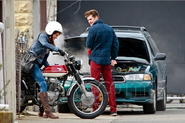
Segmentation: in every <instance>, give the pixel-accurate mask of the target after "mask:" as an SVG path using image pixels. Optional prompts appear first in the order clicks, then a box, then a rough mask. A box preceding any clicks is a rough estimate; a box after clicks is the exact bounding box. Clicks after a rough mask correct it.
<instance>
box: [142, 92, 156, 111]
mask: <svg viewBox="0 0 185 123" xmlns="http://www.w3.org/2000/svg"><path fill="white" fill-rule="evenodd" d="M143 111H144V113H145V114H154V113H155V112H156V91H155V90H154V95H153V103H152V104H146V105H143Z"/></svg>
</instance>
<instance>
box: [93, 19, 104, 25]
mask: <svg viewBox="0 0 185 123" xmlns="http://www.w3.org/2000/svg"><path fill="white" fill-rule="evenodd" d="M97 23H103V21H102V20H101V19H98V20H97V21H95V22H94V24H93V25H95V24H97Z"/></svg>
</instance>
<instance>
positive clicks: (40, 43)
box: [29, 32, 59, 66]
mask: <svg viewBox="0 0 185 123" xmlns="http://www.w3.org/2000/svg"><path fill="white" fill-rule="evenodd" d="M48 49H49V50H52V51H58V49H59V48H58V47H55V46H53V45H52V44H50V43H48V35H47V34H46V33H45V32H42V33H40V35H39V36H38V37H37V38H36V39H35V40H34V42H33V44H32V45H31V47H30V50H29V52H31V53H33V54H34V55H35V56H36V57H38V56H39V55H40V54H42V53H43V55H42V56H41V57H39V58H38V59H37V62H38V63H39V64H44V65H45V66H48V65H49V64H48V62H47V58H45V56H46V57H48V56H49V55H48V53H49V52H48Z"/></svg>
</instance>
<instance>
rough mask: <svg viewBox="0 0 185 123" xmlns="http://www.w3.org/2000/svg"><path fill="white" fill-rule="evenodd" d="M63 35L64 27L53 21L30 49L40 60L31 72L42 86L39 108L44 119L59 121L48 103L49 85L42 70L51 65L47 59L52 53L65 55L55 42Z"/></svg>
mask: <svg viewBox="0 0 185 123" xmlns="http://www.w3.org/2000/svg"><path fill="white" fill-rule="evenodd" d="M62 33H63V28H62V25H61V24H60V23H59V22H56V21H51V22H49V23H48V24H47V25H46V27H45V32H41V33H40V34H39V36H38V37H37V38H36V39H35V40H34V42H33V44H32V45H31V47H30V50H29V52H30V53H31V54H33V55H34V56H36V57H38V56H39V58H38V59H37V62H36V64H35V67H34V70H33V71H32V72H31V75H32V77H33V78H34V79H35V81H36V82H37V83H38V84H39V86H40V99H41V102H42V106H40V107H39V112H38V116H39V117H44V118H48V117H49V118H52V119H57V118H59V117H58V116H55V115H53V114H52V112H51V110H50V107H49V103H48V94H47V83H46V81H45V79H44V77H43V75H42V71H41V70H40V68H41V67H42V65H44V66H45V67H46V66H48V65H49V63H48V62H47V58H48V56H49V52H50V51H56V52H59V53H60V54H61V55H62V56H64V55H65V52H64V51H62V50H61V49H59V48H58V47H55V44H54V40H55V39H56V38H57V37H58V36H59V35H60V34H62Z"/></svg>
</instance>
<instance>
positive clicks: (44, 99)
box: [40, 92, 59, 119]
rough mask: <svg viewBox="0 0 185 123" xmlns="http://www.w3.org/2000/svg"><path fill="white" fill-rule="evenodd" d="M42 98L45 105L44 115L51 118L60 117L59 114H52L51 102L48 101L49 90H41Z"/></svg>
mask: <svg viewBox="0 0 185 123" xmlns="http://www.w3.org/2000/svg"><path fill="white" fill-rule="evenodd" d="M40 99H41V101H42V105H43V107H44V113H45V114H44V115H43V117H44V118H48V117H49V118H51V119H57V118H59V117H58V116H55V115H53V114H52V112H51V110H50V107H49V103H48V94H47V92H41V93H40Z"/></svg>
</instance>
